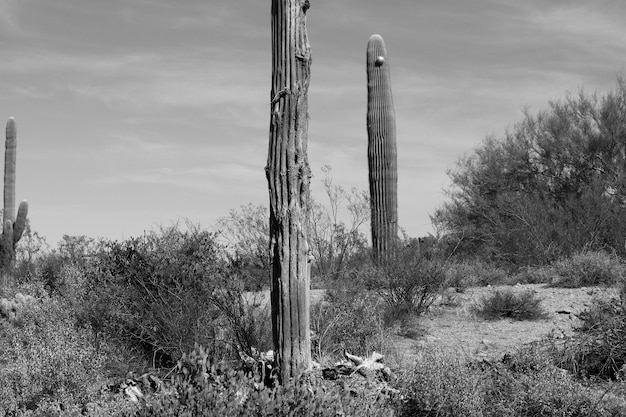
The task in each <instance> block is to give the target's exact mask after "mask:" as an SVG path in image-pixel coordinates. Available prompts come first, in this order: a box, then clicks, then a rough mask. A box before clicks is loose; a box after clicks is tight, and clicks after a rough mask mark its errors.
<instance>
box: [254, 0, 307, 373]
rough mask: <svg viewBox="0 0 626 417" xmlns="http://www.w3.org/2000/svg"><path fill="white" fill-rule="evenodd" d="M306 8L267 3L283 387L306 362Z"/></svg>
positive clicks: (274, 262) (275, 313)
mask: <svg viewBox="0 0 626 417" xmlns="http://www.w3.org/2000/svg"><path fill="white" fill-rule="evenodd" d="M308 8H309V1H308V0H272V13H271V16H272V89H271V102H270V115H271V116H270V135H269V151H268V158H267V167H266V168H265V171H266V176H267V181H268V185H269V197H270V257H271V300H272V327H273V338H274V348H275V353H276V364H277V365H278V367H279V368H280V378H281V380H282V381H283V382H287V381H288V380H289V379H290V378H293V377H297V376H299V375H300V374H301V373H302V372H303V371H304V370H306V369H308V368H309V367H310V365H311V337H310V333H309V332H310V329H309V321H310V319H309V304H310V295H309V292H310V288H309V287H310V275H309V274H310V268H309V265H308V263H309V249H308V243H307V238H308V236H307V229H306V223H307V220H308V216H309V184H310V178H311V170H310V167H309V163H308V157H307V140H308V90H309V76H310V66H311V47H310V45H309V41H308V37H307V31H306V12H307V10H308Z"/></svg>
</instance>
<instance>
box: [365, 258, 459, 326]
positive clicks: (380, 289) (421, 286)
mask: <svg viewBox="0 0 626 417" xmlns="http://www.w3.org/2000/svg"><path fill="white" fill-rule="evenodd" d="M446 267H447V264H446V259H444V258H442V257H438V256H436V254H435V255H433V256H422V255H421V254H420V251H419V250H417V249H416V248H414V247H411V246H403V247H401V248H399V249H398V250H397V252H396V254H395V255H394V256H393V258H392V259H390V260H388V261H387V262H386V263H385V265H383V266H380V267H378V268H373V269H371V270H370V271H364V272H363V273H365V274H367V275H368V278H367V280H368V281H369V283H368V287H370V288H373V289H374V290H375V291H376V292H377V293H378V295H379V296H380V297H381V298H382V299H383V300H384V301H385V302H386V303H387V306H388V309H389V311H393V314H394V315H395V316H396V317H399V318H401V317H408V316H412V315H420V314H422V313H424V312H426V311H427V310H428V309H429V308H430V306H431V305H432V304H433V303H434V302H435V300H436V299H437V298H438V297H439V295H441V293H442V292H443V290H445V289H446V288H447V287H448V283H447V281H446V279H447V277H446Z"/></svg>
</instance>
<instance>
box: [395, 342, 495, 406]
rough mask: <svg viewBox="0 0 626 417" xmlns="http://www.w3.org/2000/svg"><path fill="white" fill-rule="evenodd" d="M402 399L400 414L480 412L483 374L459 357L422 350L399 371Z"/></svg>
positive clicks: (482, 401)
mask: <svg viewBox="0 0 626 417" xmlns="http://www.w3.org/2000/svg"><path fill="white" fill-rule="evenodd" d="M397 386H398V387H399V389H400V395H401V397H402V398H403V399H404V400H403V401H402V402H401V403H400V405H399V406H398V415H399V416H407V417H408V416H442V417H443V416H468V417H479V416H482V415H483V414H482V410H483V408H484V398H483V396H482V378H477V377H476V373H475V372H474V371H473V370H471V369H470V368H468V367H466V366H465V365H464V364H463V363H462V362H461V361H460V360H459V359H458V358H452V357H450V356H447V355H445V354H443V353H442V352H440V351H425V352H424V356H423V357H421V358H420V359H418V360H417V361H416V363H415V366H414V367H413V368H412V369H409V370H406V371H402V372H401V373H400V374H399V377H398V381H397Z"/></svg>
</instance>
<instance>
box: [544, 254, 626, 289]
mask: <svg viewBox="0 0 626 417" xmlns="http://www.w3.org/2000/svg"><path fill="white" fill-rule="evenodd" d="M554 271H555V273H556V275H557V276H556V279H555V281H554V282H553V283H552V285H553V286H555V287H564V288H579V287H590V286H595V285H609V286H610V285H613V284H615V283H617V282H619V281H620V280H622V279H624V276H625V273H624V272H625V269H624V265H623V264H622V263H621V261H620V260H619V257H617V256H616V255H610V254H607V253H606V252H579V253H577V254H574V255H572V256H571V257H569V258H566V259H562V260H560V261H558V262H556V263H555V264H554Z"/></svg>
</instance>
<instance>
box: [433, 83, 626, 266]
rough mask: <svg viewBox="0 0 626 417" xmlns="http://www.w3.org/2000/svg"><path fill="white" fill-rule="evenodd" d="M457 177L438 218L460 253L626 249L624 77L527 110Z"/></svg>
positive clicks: (504, 256) (510, 256)
mask: <svg viewBox="0 0 626 417" xmlns="http://www.w3.org/2000/svg"><path fill="white" fill-rule="evenodd" d="M449 176H450V178H451V179H452V182H453V187H452V189H451V190H450V191H449V196H450V201H449V202H447V203H446V204H444V205H443V207H441V208H440V209H439V210H437V211H436V213H435V214H434V216H433V222H434V223H435V226H436V227H437V228H438V229H439V230H440V231H443V232H444V233H447V234H449V235H450V236H453V238H454V239H456V240H457V241H460V242H461V244H460V245H459V250H460V251H461V252H462V253H465V254H471V255H474V256H476V255H479V256H481V257H486V258H488V259H490V260H494V261H499V262H503V263H506V264H512V265H524V264H533V263H545V262H550V261H552V260H554V259H557V258H559V257H561V256H566V255H570V254H572V253H574V252H576V251H579V250H581V249H610V250H615V251H618V252H624V236H626V227H625V226H624V222H623V221H621V220H622V219H623V218H624V215H625V214H626V82H624V80H622V79H618V81H617V85H616V88H615V90H614V91H612V92H610V93H608V94H607V95H605V96H598V95H596V94H593V95H586V94H585V93H583V92H581V93H579V94H578V95H568V96H567V97H566V98H565V99H564V100H559V101H554V102H550V104H549V107H548V109H547V110H544V111H541V112H539V113H538V114H537V115H534V116H533V115H531V114H530V113H529V112H528V111H526V112H525V116H524V119H523V120H522V121H521V122H520V123H518V124H516V125H515V126H514V127H513V128H512V129H509V130H508V131H507V132H506V133H505V135H504V137H502V138H494V137H488V138H487V139H485V141H484V142H483V143H482V145H481V146H480V147H478V148H477V149H476V150H475V152H474V153H472V154H471V155H469V156H466V157H464V158H462V159H461V160H460V161H459V162H458V164H457V166H456V169H454V170H452V171H450V172H449Z"/></svg>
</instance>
